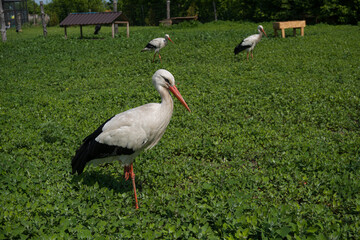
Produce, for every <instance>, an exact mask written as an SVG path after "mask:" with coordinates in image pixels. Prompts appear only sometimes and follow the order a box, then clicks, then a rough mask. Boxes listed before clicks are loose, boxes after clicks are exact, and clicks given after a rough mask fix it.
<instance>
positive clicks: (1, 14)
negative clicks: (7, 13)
mask: <svg viewBox="0 0 360 240" xmlns="http://www.w3.org/2000/svg"><path fill="white" fill-rule="evenodd" d="M0 23H1V26H0V27H1V38H2V41H3V42H6V40H7V39H6V29H5V17H4V10H3V6H2V0H0Z"/></svg>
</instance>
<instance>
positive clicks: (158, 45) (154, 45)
mask: <svg viewBox="0 0 360 240" xmlns="http://www.w3.org/2000/svg"><path fill="white" fill-rule="evenodd" d="M168 40H170V41H171V42H172V43H174V42H173V41H172V40H171V39H170V37H169V35H168V34H165V38H155V39H153V40H151V41H150V42H149V43H148V44H147V45H146V47H145V48H144V49H143V50H141V52H145V51H151V50H154V51H155V54H154V58H153V62H154V60H155V56H156V53H159V59H160V62H161V56H160V49H162V48H163V47H165V46H166V45H167V43H168Z"/></svg>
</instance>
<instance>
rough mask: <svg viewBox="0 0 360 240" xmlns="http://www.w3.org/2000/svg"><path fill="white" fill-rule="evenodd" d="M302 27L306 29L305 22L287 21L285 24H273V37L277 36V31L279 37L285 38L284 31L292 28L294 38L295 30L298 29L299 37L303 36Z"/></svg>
mask: <svg viewBox="0 0 360 240" xmlns="http://www.w3.org/2000/svg"><path fill="white" fill-rule="evenodd" d="M304 27H306V22H305V20H302V21H287V22H274V23H273V28H274V33H275V36H277V30H281V36H282V37H283V38H285V29H287V28H293V29H294V30H293V31H294V36H296V29H297V28H300V34H301V36H304Z"/></svg>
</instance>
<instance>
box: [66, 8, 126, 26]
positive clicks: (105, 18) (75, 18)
mask: <svg viewBox="0 0 360 240" xmlns="http://www.w3.org/2000/svg"><path fill="white" fill-rule="evenodd" d="M114 21H128V19H127V18H126V17H125V15H123V14H122V12H100V13H97V12H88V13H87V12H85V13H70V14H69V15H68V16H67V17H66V18H65V19H64V20H62V21H61V23H60V27H64V26H74V25H97V24H100V25H102V24H110V23H113V22H114Z"/></svg>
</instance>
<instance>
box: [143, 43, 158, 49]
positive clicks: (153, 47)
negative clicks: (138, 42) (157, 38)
mask: <svg viewBox="0 0 360 240" xmlns="http://www.w3.org/2000/svg"><path fill="white" fill-rule="evenodd" d="M145 48H150V49H155V48H156V46H154V45H152V44H151V43H148V44H147V45H146V47H145Z"/></svg>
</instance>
